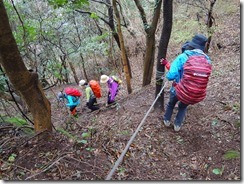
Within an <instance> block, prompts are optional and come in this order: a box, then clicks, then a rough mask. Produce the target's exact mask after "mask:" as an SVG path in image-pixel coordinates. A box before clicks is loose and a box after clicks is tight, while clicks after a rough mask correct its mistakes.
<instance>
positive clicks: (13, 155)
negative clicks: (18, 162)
mask: <svg viewBox="0 0 244 184" xmlns="http://www.w3.org/2000/svg"><path fill="white" fill-rule="evenodd" d="M16 156H17V155H16V154H14V153H12V154H11V155H10V157H8V161H9V162H14V161H15V158H16Z"/></svg>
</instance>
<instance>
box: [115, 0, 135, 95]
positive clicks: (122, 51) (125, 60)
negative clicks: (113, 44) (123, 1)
mask: <svg viewBox="0 0 244 184" xmlns="http://www.w3.org/2000/svg"><path fill="white" fill-rule="evenodd" d="M113 8H114V13H115V15H116V19H117V29H118V35H119V42H120V47H121V56H122V61H123V66H124V72H125V77H126V84H127V91H128V93H129V94H130V93H131V92H132V89H131V83H130V73H129V67H128V60H127V57H126V50H125V46H124V39H123V34H122V30H121V24H120V16H119V11H118V9H117V6H116V0H113Z"/></svg>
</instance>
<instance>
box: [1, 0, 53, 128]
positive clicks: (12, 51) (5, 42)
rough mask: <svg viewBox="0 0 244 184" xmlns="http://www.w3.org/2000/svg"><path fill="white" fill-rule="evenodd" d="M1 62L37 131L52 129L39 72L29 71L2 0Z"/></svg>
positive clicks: (49, 107) (49, 110)
mask: <svg viewBox="0 0 244 184" xmlns="http://www.w3.org/2000/svg"><path fill="white" fill-rule="evenodd" d="M0 63H1V65H2V66H3V68H4V71H5V72H6V74H7V76H8V78H9V80H10V82H11V83H12V84H13V86H14V88H15V89H16V90H18V91H19V92H20V94H21V95H22V96H23V98H24V100H25V102H26V104H27V105H28V107H29V110H30V112H31V114H32V116H33V119H34V128H35V131H36V132H41V131H44V130H48V131H52V123H51V105H50V102H49V101H48V99H47V98H46V97H45V95H44V92H43V90H42V87H41V84H40V82H39V80H38V75H37V73H34V72H29V71H28V70H27V68H26V67H25V65H24V62H23V60H22V58H21V56H20V52H19V50H18V47H17V44H16V41H15V39H14V37H13V34H12V31H11V28H10V25H9V20H8V16H7V13H6V10H5V7H4V4H3V1H2V0H0Z"/></svg>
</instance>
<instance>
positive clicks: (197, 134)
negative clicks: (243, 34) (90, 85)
mask: <svg viewBox="0 0 244 184" xmlns="http://www.w3.org/2000/svg"><path fill="white" fill-rule="evenodd" d="M240 6H241V3H240V1H237V0H225V1H224V0H43V1H38V0H0V104H1V105H0V138H1V139H0V180H4V181H16V180H18V181H19V180H25V181H32V180H38V181H39V180H50V181H58V180H62V181H74V180H80V181H81V180H89V181H91V180H92V181H94V180H95V181H103V180H122V181H137V180H141V181H145V180H150V181H184V180H187V181H190V180H195V181H208V180H213V181H228V180H238V181H240V180H241V118H240V107H241V102H240V99H241V98H240V89H241V87H240V77H241V75H240V27H241V26H240V20H241V19H240V14H241V12H240ZM196 34H203V35H205V36H206V38H207V43H208V44H207V45H206V47H205V53H206V54H207V55H208V56H209V58H210V59H211V66H212V72H211V75H210V77H209V82H208V86H207V94H206V97H205V98H204V100H202V101H200V102H199V103H196V104H194V105H189V106H188V107H187V112H186V117H185V119H184V122H183V125H182V127H181V129H180V131H177V132H176V131H174V128H173V126H171V125H170V126H169V127H166V126H165V124H164V120H163V118H164V113H165V111H166V107H167V103H168V101H169V100H170V99H169V97H170V94H171V93H170V88H171V85H174V83H172V82H171V81H167V79H166V78H165V75H166V73H167V71H168V69H167V68H166V67H164V65H162V58H165V59H167V60H168V61H169V62H170V63H172V62H173V61H174V60H175V58H177V56H178V55H179V54H181V51H182V50H181V49H182V45H183V44H184V43H186V42H187V41H190V40H192V38H193V36H194V35H196ZM102 75H107V76H117V77H118V78H119V79H120V80H121V83H119V84H120V85H119V90H118V94H117V96H116V103H114V104H113V105H107V98H108V89H107V84H103V83H102V82H101V81H100V79H101V78H100V77H101V76H102ZM81 80H85V81H87V82H89V81H91V80H96V81H98V82H99V83H100V87H101V97H100V98H97V104H98V107H99V108H98V110H94V111H91V110H90V109H89V108H88V104H87V89H86V88H85V87H83V85H81V83H80V82H81ZM67 88H74V89H77V90H78V91H79V92H80V96H79V98H78V99H79V102H80V103H79V104H78V105H77V107H76V108H75V110H76V111H75V113H76V114H75V115H74V114H72V113H73V112H71V109H69V108H68V106H67V104H66V101H63V100H60V98H59V96H58V94H59V93H60V92H63V91H65V89H67ZM178 109H179V106H176V107H175V108H174V112H173V116H172V121H173V119H174V118H176V112H177V110H178Z"/></svg>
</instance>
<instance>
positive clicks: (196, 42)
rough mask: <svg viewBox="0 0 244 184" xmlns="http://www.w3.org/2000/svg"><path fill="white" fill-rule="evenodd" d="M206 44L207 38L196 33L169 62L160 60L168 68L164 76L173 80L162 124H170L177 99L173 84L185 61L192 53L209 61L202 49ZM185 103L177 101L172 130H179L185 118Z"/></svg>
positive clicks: (178, 79)
mask: <svg viewBox="0 0 244 184" xmlns="http://www.w3.org/2000/svg"><path fill="white" fill-rule="evenodd" d="M206 44H207V38H206V37H205V36H204V35H202V34H196V35H195V36H194V37H193V38H192V40H191V41H187V42H186V43H185V44H184V45H183V46H182V52H183V53H181V54H179V55H178V56H177V57H176V59H175V60H174V61H173V62H172V64H170V63H169V62H168V61H167V60H166V59H164V58H163V59H162V60H161V64H163V65H164V66H165V67H166V69H168V70H169V71H168V73H167V74H166V78H167V79H168V80H169V81H173V84H172V87H171V88H170V97H169V102H168V104H167V107H166V111H165V114H164V125H165V126H167V127H169V126H170V120H171V116H172V113H173V110H174V107H175V105H176V103H177V102H178V101H179V100H178V99H177V97H176V92H175V88H174V86H175V84H176V83H178V82H179V81H180V80H181V78H182V76H183V66H184V64H185V62H186V61H187V59H188V57H189V56H192V55H204V56H205V57H206V58H207V60H208V62H209V63H210V62H211V61H210V58H209V56H207V55H206V54H205V53H204V51H205V45H206ZM187 106H188V105H187V104H184V103H182V102H181V101H179V104H178V112H177V114H176V117H175V121H174V130H175V131H176V132H177V131H179V130H180V128H181V126H182V123H183V121H184V119H185V114H186V110H187Z"/></svg>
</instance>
